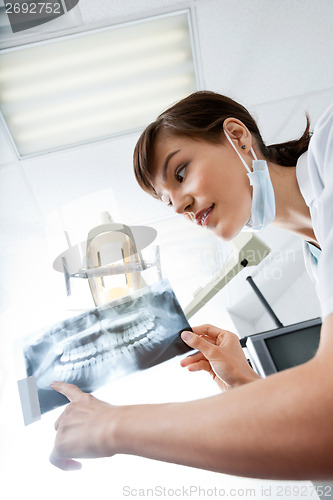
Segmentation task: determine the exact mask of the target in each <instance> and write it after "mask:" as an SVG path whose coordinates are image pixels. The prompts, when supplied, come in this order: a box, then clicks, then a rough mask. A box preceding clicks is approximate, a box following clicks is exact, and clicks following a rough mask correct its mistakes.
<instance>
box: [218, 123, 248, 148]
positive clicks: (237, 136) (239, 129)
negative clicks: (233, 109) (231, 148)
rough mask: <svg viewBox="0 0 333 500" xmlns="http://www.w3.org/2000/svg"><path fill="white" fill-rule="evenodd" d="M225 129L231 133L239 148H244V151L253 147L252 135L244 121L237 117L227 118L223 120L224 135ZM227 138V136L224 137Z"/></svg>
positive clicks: (230, 135)
mask: <svg viewBox="0 0 333 500" xmlns="http://www.w3.org/2000/svg"><path fill="white" fill-rule="evenodd" d="M224 131H225V132H226V133H227V134H228V135H229V137H230V139H231V140H232V141H233V142H234V144H235V146H236V147H237V148H239V149H240V148H242V146H245V148H244V147H243V148H242V150H243V152H244V153H246V152H248V151H249V150H250V149H251V147H252V136H251V133H250V131H249V129H248V128H247V127H246V126H245V125H244V123H243V122H241V121H240V120H238V119H237V118H226V119H225V120H224V122H223V132H222V134H223V136H224ZM224 139H225V137H224Z"/></svg>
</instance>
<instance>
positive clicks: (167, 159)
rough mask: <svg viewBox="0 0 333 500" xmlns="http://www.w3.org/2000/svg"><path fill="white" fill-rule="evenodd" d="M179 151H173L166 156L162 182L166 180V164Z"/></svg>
mask: <svg viewBox="0 0 333 500" xmlns="http://www.w3.org/2000/svg"><path fill="white" fill-rule="evenodd" d="M179 151H180V149H177V151H173V152H172V153H169V154H168V156H167V157H166V159H165V162H164V165H163V174H162V176H163V180H164V181H166V179H167V170H168V163H169V160H170V159H171V158H172V157H173V156H174V155H175V154H176V153H179Z"/></svg>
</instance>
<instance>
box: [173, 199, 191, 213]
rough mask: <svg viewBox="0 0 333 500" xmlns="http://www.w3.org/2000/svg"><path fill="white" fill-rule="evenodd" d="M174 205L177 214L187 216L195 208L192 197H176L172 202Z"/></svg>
mask: <svg viewBox="0 0 333 500" xmlns="http://www.w3.org/2000/svg"><path fill="white" fill-rule="evenodd" d="M172 205H173V208H174V211H175V212H177V214H185V213H187V212H190V211H191V207H192V206H193V199H192V197H191V196H179V197H174V198H173V200H172Z"/></svg>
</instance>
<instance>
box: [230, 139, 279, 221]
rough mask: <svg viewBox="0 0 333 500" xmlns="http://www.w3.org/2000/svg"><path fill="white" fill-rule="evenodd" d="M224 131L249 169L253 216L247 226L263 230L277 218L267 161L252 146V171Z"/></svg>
mask: <svg viewBox="0 0 333 500" xmlns="http://www.w3.org/2000/svg"><path fill="white" fill-rule="evenodd" d="M224 133H225V135H226V137H227V139H228V141H229V142H230V144H231V145H232V147H233V148H234V150H235V151H236V153H237V154H238V156H239V158H240V160H241V162H242V163H243V165H244V167H245V168H246V170H247V171H248V174H247V176H248V178H249V179H250V185H251V186H252V189H253V192H252V205H251V218H250V220H249V221H248V223H247V224H246V225H245V227H246V228H248V229H250V230H251V231H261V230H262V229H264V228H265V227H266V226H267V225H268V224H269V223H270V222H272V220H274V218H275V196H274V189H273V185H272V181H271V178H270V175H269V171H268V166H267V162H266V161H265V160H258V158H257V156H256V154H255V152H254V150H253V148H251V153H252V156H253V158H254V159H253V162H252V169H253V172H251V169H250V168H249V166H248V165H247V163H246V162H245V160H244V158H243V157H242V156H241V155H240V154H239V152H238V151H237V149H236V146H235V145H234V143H233V142H232V140H231V139H230V137H229V135H228V134H227V132H226V131H225V130H224Z"/></svg>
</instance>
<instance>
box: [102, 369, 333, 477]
mask: <svg viewBox="0 0 333 500" xmlns="http://www.w3.org/2000/svg"><path fill="white" fill-rule="evenodd" d="M319 368H320V366H319V365H318V361H317V360H313V361H311V362H309V363H307V364H305V365H302V366H299V367H297V368H294V369H292V370H288V371H285V372H281V373H279V374H276V375H273V376H270V377H268V378H267V379H265V380H258V381H255V382H252V383H250V384H247V385H245V386H242V387H239V388H237V389H233V390H232V391H230V392H228V393H225V394H222V395H219V396H214V397H212V398H207V399H203V400H199V401H191V402H186V403H170V404H162V405H138V406H127V407H126V406H125V407H120V408H119V409H118V411H117V412H116V414H115V418H114V421H113V422H112V431H110V433H109V435H108V436H106V443H105V444H106V446H109V449H110V454H111V453H113V452H114V451H116V452H118V453H126V454H133V455H140V456H145V457H148V458H153V459H157V460H163V461H168V462H175V463H179V464H183V465H189V466H193V467H199V468H204V469H209V470H214V471H218V472H223V473H228V474H233V475H241V476H249V477H260V478H276V479H316V478H317V479H322V478H331V477H333V437H332V434H333V433H332V428H331V425H332V421H333V420H332V417H333V414H332V412H333V404H332V402H331V400H332V392H331V391H327V390H325V389H324V386H325V384H324V385H323V374H322V370H320V369H319Z"/></svg>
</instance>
